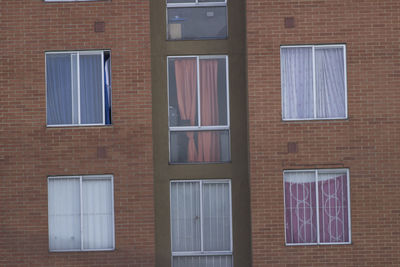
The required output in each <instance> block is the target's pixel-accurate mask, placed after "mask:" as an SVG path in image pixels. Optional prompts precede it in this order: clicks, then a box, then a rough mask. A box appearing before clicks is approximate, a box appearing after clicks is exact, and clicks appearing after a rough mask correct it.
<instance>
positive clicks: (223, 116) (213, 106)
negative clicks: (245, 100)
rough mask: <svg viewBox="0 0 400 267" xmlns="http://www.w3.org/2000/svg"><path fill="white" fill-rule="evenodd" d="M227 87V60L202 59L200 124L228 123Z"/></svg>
mask: <svg viewBox="0 0 400 267" xmlns="http://www.w3.org/2000/svg"><path fill="white" fill-rule="evenodd" d="M226 87H227V84H226V60H225V59H200V111H201V114H200V117H201V122H200V125H202V126H211V125H227V122H228V117H227V114H228V111H227V90H226Z"/></svg>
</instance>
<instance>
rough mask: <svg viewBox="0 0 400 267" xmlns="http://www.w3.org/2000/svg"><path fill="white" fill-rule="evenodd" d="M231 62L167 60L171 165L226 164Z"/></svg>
mask: <svg viewBox="0 0 400 267" xmlns="http://www.w3.org/2000/svg"><path fill="white" fill-rule="evenodd" d="M227 61H228V58H227V57H226V56H200V57H199V56H188V57H169V58H168V80H169V81H168V94H169V97H168V98H169V133H170V162H172V163H193V162H226V161H229V160H230V151H229V150H230V149H229V143H230V141H229V110H228V108H229V105H228V103H229V100H228V75H227V74H228V71H227V66H228V64H227V63H228V62H227Z"/></svg>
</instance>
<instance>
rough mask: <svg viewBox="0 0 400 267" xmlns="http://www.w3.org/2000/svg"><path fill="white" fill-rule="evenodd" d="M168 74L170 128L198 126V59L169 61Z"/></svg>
mask: <svg viewBox="0 0 400 267" xmlns="http://www.w3.org/2000/svg"><path fill="white" fill-rule="evenodd" d="M168 73H169V87H168V89H169V91H168V94H169V124H170V126H194V125H198V120H197V61H196V58H179V59H178V58H176V59H169V60H168Z"/></svg>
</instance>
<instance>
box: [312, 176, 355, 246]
mask: <svg viewBox="0 0 400 267" xmlns="http://www.w3.org/2000/svg"><path fill="white" fill-rule="evenodd" d="M347 188H348V183H347V172H339V173H321V172H319V173H318V201H319V232H320V242H321V243H337V242H349V239H350V237H349V216H348V215H349V202H348V192H347Z"/></svg>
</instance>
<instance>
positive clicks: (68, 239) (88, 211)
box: [48, 175, 115, 251]
mask: <svg viewBox="0 0 400 267" xmlns="http://www.w3.org/2000/svg"><path fill="white" fill-rule="evenodd" d="M48 194H49V196H48V201H49V247H50V251H78V250H83V251H84V250H112V249H114V247H115V246H114V203H113V177H112V176H110V175H91V176H59V177H49V178H48Z"/></svg>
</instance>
